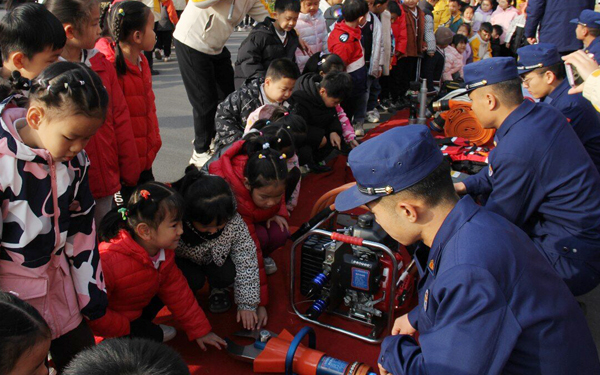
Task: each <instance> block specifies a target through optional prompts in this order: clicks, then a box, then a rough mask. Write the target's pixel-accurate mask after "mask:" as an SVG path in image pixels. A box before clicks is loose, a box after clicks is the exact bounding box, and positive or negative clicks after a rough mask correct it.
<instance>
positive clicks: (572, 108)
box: [517, 43, 600, 171]
mask: <svg viewBox="0 0 600 375" xmlns="http://www.w3.org/2000/svg"><path fill="white" fill-rule="evenodd" d="M517 53H518V55H519V59H518V61H517V69H518V70H519V74H520V75H521V78H522V79H523V86H525V88H526V89H527V90H528V91H529V93H530V94H531V95H532V96H533V97H534V98H536V99H540V100H541V101H543V102H544V103H547V104H550V105H551V106H552V107H554V108H556V109H558V110H559V111H560V112H561V113H562V114H563V115H564V116H565V117H566V118H567V120H568V121H569V124H571V126H573V130H575V133H576V134H577V136H578V137H579V139H580V140H581V143H583V147H585V149H586V151H587V152H588V154H589V155H590V157H591V158H592V161H593V162H594V165H595V166H596V169H598V171H600V114H599V113H598V111H596V108H594V105H593V104H592V103H590V102H589V100H587V99H585V98H584V97H583V95H582V94H581V93H579V94H572V95H570V94H569V89H570V88H571V85H569V80H568V79H567V77H566V71H565V64H564V63H563V61H562V59H561V58H560V54H559V53H558V49H557V48H556V46H555V45H554V44H549V43H538V44H533V45H530V46H525V47H521V48H519V49H518V50H517ZM598 56H600V55H598Z"/></svg>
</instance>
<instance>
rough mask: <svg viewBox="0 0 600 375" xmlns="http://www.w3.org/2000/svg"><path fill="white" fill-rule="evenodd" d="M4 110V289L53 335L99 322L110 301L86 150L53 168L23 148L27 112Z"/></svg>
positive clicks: (0, 168)
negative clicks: (29, 307)
mask: <svg viewBox="0 0 600 375" xmlns="http://www.w3.org/2000/svg"><path fill="white" fill-rule="evenodd" d="M10 100H11V98H9V99H7V100H6V101H4V102H3V103H2V105H0V113H1V115H0V116H1V127H0V290H3V291H6V292H12V293H14V294H15V295H17V296H18V297H20V298H21V299H23V300H25V301H27V302H29V303H30V304H31V305H33V306H34V307H35V308H36V309H37V310H38V311H39V312H40V313H41V314H42V316H43V317H44V319H45V320H46V322H48V325H49V326H50V329H51V331H52V338H53V339H54V338H57V337H60V336H63V335H64V334H66V333H68V332H69V331H71V330H73V329H75V328H76V327H77V326H78V325H79V324H80V323H81V320H82V314H83V315H84V316H86V317H87V318H89V319H97V318H99V317H101V316H103V315H104V314H105V312H106V305H107V298H106V292H105V288H104V277H103V276H102V267H101V265H100V256H99V253H98V246H97V242H96V232H95V226H94V205H95V203H94V199H93V197H92V194H91V193H90V187H89V184H88V171H89V166H90V162H89V159H88V158H87V155H86V153H85V151H83V152H81V153H79V154H78V155H77V156H76V157H75V158H74V159H72V160H70V161H68V162H62V163H55V162H53V160H52V157H51V156H50V153H49V152H48V151H46V150H44V149H34V148H30V147H29V146H27V145H25V144H24V143H22V141H21V138H20V136H19V134H18V132H17V129H18V128H20V127H21V126H28V125H27V123H26V120H25V118H24V117H25V114H26V110H25V109H22V108H11V109H6V104H7V103H8V102H9V101H10Z"/></svg>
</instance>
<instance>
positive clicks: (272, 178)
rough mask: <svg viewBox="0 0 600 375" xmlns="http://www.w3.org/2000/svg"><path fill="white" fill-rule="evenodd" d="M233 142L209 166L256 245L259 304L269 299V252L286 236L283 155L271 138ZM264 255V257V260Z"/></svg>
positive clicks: (271, 269)
mask: <svg viewBox="0 0 600 375" xmlns="http://www.w3.org/2000/svg"><path fill="white" fill-rule="evenodd" d="M246 137H247V138H250V139H248V140H245V139H242V140H240V141H237V142H235V143H234V144H232V145H231V147H230V148H229V149H228V150H227V151H226V152H225V153H224V154H223V155H222V156H221V158H220V159H219V160H217V161H215V162H214V163H212V164H211V165H210V167H209V171H210V173H211V174H216V175H217V176H221V177H223V178H224V179H225V181H227V182H228V183H229V185H230V186H231V188H232V190H233V193H234V195H235V197H236V200H237V211H238V212H239V213H240V215H241V216H242V218H243V219H244V222H246V225H248V230H249V231H250V235H251V236H252V239H253V240H254V244H255V245H256V248H257V257H258V265H259V269H260V283H261V298H260V299H261V305H263V306H266V305H267V303H268V293H267V279H266V275H270V274H272V273H275V272H276V271H277V266H276V265H275V262H274V261H273V260H272V259H271V258H269V257H268V256H269V255H270V254H271V253H272V252H273V251H275V250H276V249H278V248H280V247H281V246H283V245H284V244H285V242H286V241H287V238H288V237H289V231H288V230H289V226H288V223H287V217H288V216H289V214H288V210H287V207H286V204H285V189H286V182H287V174H288V173H287V165H286V155H283V154H281V153H279V152H277V151H275V150H274V149H272V148H271V145H270V142H269V141H270V140H269V139H267V138H265V137H263V136H260V135H259V133H251V134H249V135H247V136H246ZM263 257H265V261H264V264H263Z"/></svg>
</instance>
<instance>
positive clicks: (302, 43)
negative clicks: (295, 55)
mask: <svg viewBox="0 0 600 375" xmlns="http://www.w3.org/2000/svg"><path fill="white" fill-rule="evenodd" d="M299 39H300V40H299V42H300V51H302V52H303V53H304V54H305V55H307V56H312V54H313V53H312V51H311V50H310V47H309V46H308V44H307V43H306V42H305V41H304V40H302V38H299Z"/></svg>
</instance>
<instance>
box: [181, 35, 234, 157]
mask: <svg viewBox="0 0 600 375" xmlns="http://www.w3.org/2000/svg"><path fill="white" fill-rule="evenodd" d="M175 51H176V52H177V63H178V64H179V69H180V70H181V77H182V78H183V85H184V87H185V91H186V93H187V96H188V99H189V101H190V104H191V105H192V113H193V117H194V134H195V137H194V149H195V151H196V152H197V153H199V154H201V153H204V152H207V151H208V150H209V147H210V142H211V140H212V138H213V136H214V134H215V113H216V111H217V105H218V104H219V102H218V94H217V83H216V81H217V79H216V74H215V67H214V65H213V62H214V61H215V60H214V59H213V58H214V56H210V55H207V54H205V53H202V52H200V51H197V50H195V49H193V48H190V47H188V46H186V45H185V44H183V43H181V42H180V41H178V40H175ZM228 53H229V52H228ZM228 64H229V65H231V60H229V63H228ZM230 69H231V72H232V73H231V78H230V79H231V80H232V81H233V68H230Z"/></svg>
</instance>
